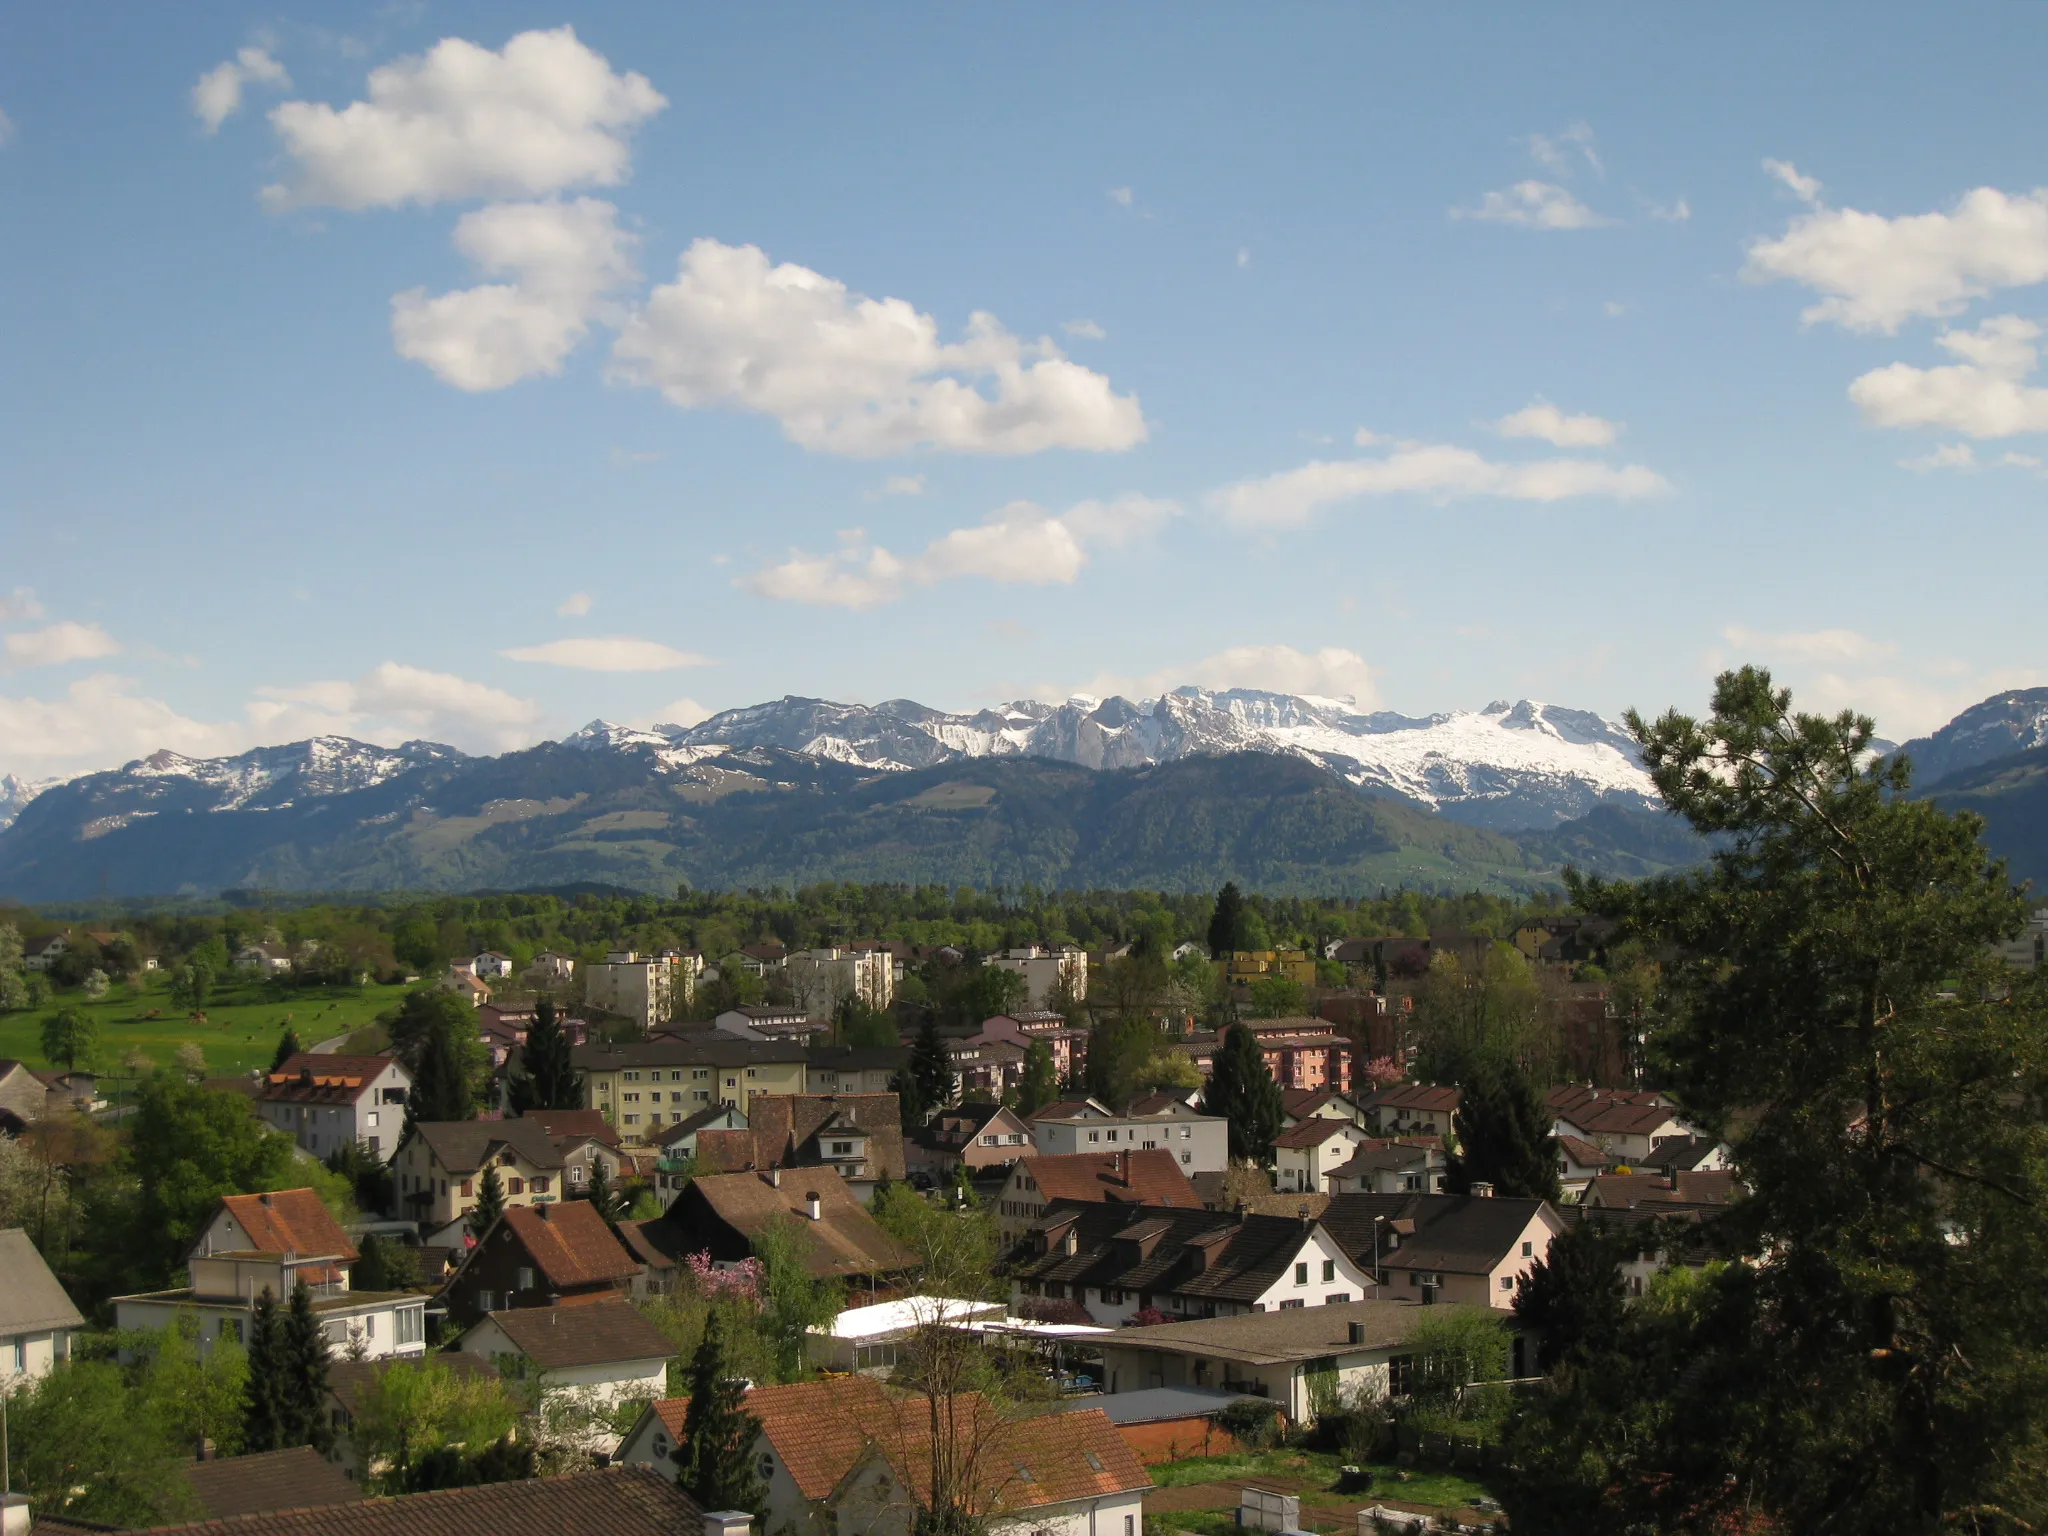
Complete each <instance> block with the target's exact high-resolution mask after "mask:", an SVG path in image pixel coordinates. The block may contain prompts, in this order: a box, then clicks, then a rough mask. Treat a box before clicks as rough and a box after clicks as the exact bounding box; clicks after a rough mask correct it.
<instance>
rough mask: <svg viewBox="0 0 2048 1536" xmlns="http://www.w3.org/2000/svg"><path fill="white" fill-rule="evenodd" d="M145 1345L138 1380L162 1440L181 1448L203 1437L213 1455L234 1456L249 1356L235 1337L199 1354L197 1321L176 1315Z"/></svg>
mask: <svg viewBox="0 0 2048 1536" xmlns="http://www.w3.org/2000/svg"><path fill="white" fill-rule="evenodd" d="M145 1347H146V1348H147V1349H148V1351H149V1352H148V1355H147V1357H146V1359H145V1361H144V1362H143V1365H142V1368H141V1380H140V1382H139V1389H140V1392H141V1395H142V1405H143V1408H144V1410H145V1411H146V1412H148V1413H149V1414H151V1415H152V1416H153V1417H154V1418H155V1419H156V1421H157V1423H158V1425H159V1427H160V1428H161V1430H162V1431H163V1434H164V1437H165V1439H166V1440H167V1441H168V1442H169V1443H170V1444H172V1445H174V1446H180V1447H189V1446H194V1445H197V1444H198V1443H199V1442H200V1441H201V1440H205V1441H208V1442H209V1443H211V1445H212V1446H213V1450H214V1454H216V1455H219V1456H233V1455H236V1454H238V1453H239V1452H240V1450H241V1448H242V1429H243V1420H244V1417H245V1414H246V1404H247V1398H248V1388H249V1357H248V1355H247V1354H246V1353H245V1352H244V1351H243V1349H242V1346H241V1345H240V1344H238V1343H236V1342H235V1339H234V1337H233V1335H231V1334H229V1335H222V1336H219V1337H216V1338H215V1339H214V1341H213V1344H212V1347H211V1348H209V1349H207V1350H206V1351H205V1352H204V1353H203V1354H202V1353H201V1352H200V1349H199V1322H198V1320H197V1319H196V1318H194V1317H191V1316H180V1317H178V1318H176V1319H174V1320H173V1321H172V1323H171V1325H170V1326H169V1327H167V1328H161V1329H158V1330H156V1331H155V1332H153V1333H150V1334H148V1335H147V1336H146V1345H145Z"/></svg>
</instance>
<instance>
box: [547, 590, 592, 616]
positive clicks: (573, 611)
mask: <svg viewBox="0 0 2048 1536" xmlns="http://www.w3.org/2000/svg"><path fill="white" fill-rule="evenodd" d="M588 612H590V594H589V593H588V592H571V593H570V594H569V595H568V596H567V597H565V598H563V599H562V601H561V602H560V603H559V604H558V605H557V606H556V608H555V614H556V617H558V618H564V619H580V618H582V617H583V616H584V615H585V614H587V613H588Z"/></svg>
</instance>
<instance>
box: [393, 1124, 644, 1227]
mask: <svg viewBox="0 0 2048 1536" xmlns="http://www.w3.org/2000/svg"><path fill="white" fill-rule="evenodd" d="M565 1139H570V1140H573V1141H574V1145H573V1147H572V1148H571V1150H569V1151H567V1152H565V1151H564V1150H563V1147H562V1144H561V1143H560V1142H558V1141H557V1140H556V1138H554V1137H553V1136H550V1135H549V1134H548V1132H547V1130H546V1128H545V1126H544V1125H543V1124H542V1122H541V1121H540V1120H538V1119H536V1118H535V1117H533V1116H530V1115H529V1116H523V1117H521V1118H519V1119H515V1120H422V1121H419V1122H418V1123H416V1124H415V1125H414V1126H413V1128H412V1130H411V1131H410V1132H409V1133H408V1134H407V1135H406V1138H405V1140H404V1141H403V1142H401V1143H400V1144H399V1148H398V1152H397V1155H396V1156H394V1157H393V1158H392V1159H391V1171H392V1177H393V1180H394V1183H395V1186H396V1191H395V1192H396V1194H397V1197H398V1206H399V1209H400V1211H401V1212H403V1213H404V1215H405V1216H406V1217H407V1218H408V1219H409V1220H412V1221H416V1222H418V1223H419V1224H420V1231H421V1235H422V1237H423V1238H424V1239H425V1240H426V1241H428V1242H435V1241H442V1240H447V1239H449V1238H454V1239H457V1240H459V1238H460V1231H459V1223H461V1222H462V1221H463V1220H464V1219H465V1218H467V1217H468V1215H469V1213H470V1211H471V1210H473V1209H474V1208H475V1207H476V1201H477V1186H478V1185H479V1184H480V1183H482V1181H483V1176H484V1170H485V1169H487V1168H490V1169H496V1170H497V1175H498V1189H499V1191H500V1193H501V1194H502V1195H503V1197H504V1201H505V1204H506V1205H507V1206H508V1207H510V1206H520V1205H543V1204H546V1203H547V1202H549V1201H551V1200H560V1199H563V1198H565V1197H566V1196H568V1195H570V1194H573V1193H576V1192H578V1191H580V1190H582V1189H586V1188H588V1187H589V1180H590V1166H591V1163H592V1161H593V1160H594V1159H600V1158H601V1159H604V1160H605V1163H606V1172H607V1173H608V1174H609V1173H615V1172H617V1171H618V1170H617V1153H616V1152H613V1151H612V1150H611V1149H610V1148H607V1147H605V1146H604V1144H603V1143H602V1142H599V1141H597V1140H596V1139H595V1138H592V1137H587V1136H576V1137H574V1138H565Z"/></svg>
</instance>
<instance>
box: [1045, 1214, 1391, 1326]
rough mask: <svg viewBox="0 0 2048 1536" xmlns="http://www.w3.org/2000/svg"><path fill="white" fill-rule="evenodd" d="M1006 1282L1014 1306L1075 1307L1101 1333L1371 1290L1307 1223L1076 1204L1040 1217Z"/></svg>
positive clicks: (1315, 1302)
mask: <svg viewBox="0 0 2048 1536" xmlns="http://www.w3.org/2000/svg"><path fill="white" fill-rule="evenodd" d="M1010 1274H1011V1277H1012V1285H1013V1287H1014V1292H1015V1295H1016V1296H1017V1297H1020V1298H1021V1297H1024V1296H1047V1297H1052V1298H1055V1299H1061V1298H1064V1299H1069V1300H1073V1301H1077V1302H1079V1303H1081V1305H1082V1306H1084V1307H1085V1308H1087V1310H1088V1315H1089V1317H1090V1318H1091V1319H1093V1320H1094V1321H1095V1322H1098V1323H1102V1324H1104V1325H1105V1326H1108V1327H1119V1326H1121V1325H1123V1324H1124V1323H1125V1322H1127V1321H1128V1320H1129V1319H1130V1318H1131V1317H1133V1316H1134V1315H1136V1314H1137V1313H1140V1312H1144V1311H1147V1310H1154V1311H1159V1312H1164V1313H1169V1314H1173V1315H1178V1316H1181V1317H1205V1316H1227V1315H1230V1314H1234V1313H1238V1312H1270V1311H1276V1310H1279V1309H1281V1308H1287V1309H1290V1310H1291V1309H1293V1308H1295V1307H1305V1306H1324V1305H1327V1304H1329V1303H1331V1302H1337V1301H1355V1300H1356V1299H1358V1298H1359V1297H1360V1296H1362V1295H1364V1294H1365V1293H1366V1292H1367V1290H1369V1289H1370V1288H1371V1285H1372V1280H1371V1278H1370V1276H1369V1275H1368V1274H1367V1273H1366V1272H1365V1270H1364V1269H1363V1268H1361V1267H1360V1265H1359V1264H1358V1263H1357V1262H1356V1261H1355V1260H1354V1259H1353V1258H1352V1257H1351V1256H1350V1255H1349V1254H1347V1253H1346V1252H1345V1251H1344V1248H1343V1246H1342V1244H1341V1243H1340V1242H1339V1241H1338V1239H1337V1238H1336V1237H1335V1236H1334V1235H1333V1234H1332V1233H1330V1232H1329V1231H1328V1230H1326V1229H1325V1228H1324V1226H1323V1225H1322V1223H1320V1222H1318V1221H1315V1220H1313V1219H1310V1220H1305V1221H1304V1220H1301V1219H1298V1218H1292V1217H1286V1216H1255V1215H1243V1216H1237V1215H1227V1214H1224V1213H1221V1212H1217V1211H1207V1210H1200V1209H1196V1210H1186V1211H1183V1210H1179V1209H1170V1210H1168V1209H1159V1208H1156V1207H1149V1206H1130V1205H1107V1204H1082V1203H1080V1202H1078V1201H1060V1202H1056V1203H1055V1204H1053V1205H1052V1206H1051V1207H1050V1208H1049V1209H1048V1210H1047V1211H1046V1213H1045V1215H1044V1216H1042V1217H1040V1218H1039V1220H1038V1221H1037V1223H1036V1224H1035V1225H1034V1226H1033V1227H1032V1229H1031V1232H1030V1235H1029V1236H1028V1237H1026V1239H1025V1240H1024V1243H1023V1244H1022V1245H1021V1246H1020V1248H1019V1250H1018V1252H1017V1253H1016V1254H1015V1255H1014V1256H1013V1258H1012V1260H1011V1265H1010Z"/></svg>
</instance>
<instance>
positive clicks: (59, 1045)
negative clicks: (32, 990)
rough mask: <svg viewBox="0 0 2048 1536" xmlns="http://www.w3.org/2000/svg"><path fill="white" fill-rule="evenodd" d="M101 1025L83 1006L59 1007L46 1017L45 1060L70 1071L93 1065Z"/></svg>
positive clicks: (44, 1033) (44, 1031)
mask: <svg viewBox="0 0 2048 1536" xmlns="http://www.w3.org/2000/svg"><path fill="white" fill-rule="evenodd" d="M99 1043H100V1027H99V1025H98V1024H96V1023H95V1022H94V1021H93V1017H92V1015H91V1014H89V1013H87V1012H85V1011H84V1010H83V1009H81V1008H59V1009H58V1010H57V1011H56V1012H55V1013H53V1014H51V1015H50V1016H49V1017H48V1018H47V1019H44V1020H43V1060H45V1061H47V1062H49V1063H50V1064H51V1065H53V1066H59V1067H62V1068H63V1069H64V1070H65V1071H67V1072H72V1071H76V1070H77V1069H78V1068H79V1067H80V1066H91V1065H92V1059H93V1055H94V1053H95V1052H96V1051H98V1049H99Z"/></svg>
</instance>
